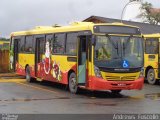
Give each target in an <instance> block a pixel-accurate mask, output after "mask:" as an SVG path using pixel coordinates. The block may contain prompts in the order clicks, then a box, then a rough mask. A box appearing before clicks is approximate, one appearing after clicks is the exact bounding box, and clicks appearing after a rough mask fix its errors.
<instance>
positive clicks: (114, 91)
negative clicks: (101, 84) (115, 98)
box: [111, 90, 122, 94]
mask: <svg viewBox="0 0 160 120" xmlns="http://www.w3.org/2000/svg"><path fill="white" fill-rule="evenodd" d="M121 91H122V90H111V92H112V93H113V94H119V93H120V92H121Z"/></svg>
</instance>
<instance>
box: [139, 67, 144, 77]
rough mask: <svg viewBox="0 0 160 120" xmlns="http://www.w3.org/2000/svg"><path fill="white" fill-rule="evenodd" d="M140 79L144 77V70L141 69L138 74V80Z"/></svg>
mask: <svg viewBox="0 0 160 120" xmlns="http://www.w3.org/2000/svg"><path fill="white" fill-rule="evenodd" d="M140 77H144V68H141V71H140V74H139V78H140Z"/></svg>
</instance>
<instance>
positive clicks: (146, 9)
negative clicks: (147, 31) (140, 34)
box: [140, 2, 160, 25]
mask: <svg viewBox="0 0 160 120" xmlns="http://www.w3.org/2000/svg"><path fill="white" fill-rule="evenodd" d="M141 10H142V13H141V14H140V17H141V18H142V19H143V22H148V23H150V24H155V25H158V24H160V9H158V8H153V6H152V4H151V3H148V2H145V3H143V4H142V7H141Z"/></svg>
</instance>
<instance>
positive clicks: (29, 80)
mask: <svg viewBox="0 0 160 120" xmlns="http://www.w3.org/2000/svg"><path fill="white" fill-rule="evenodd" d="M26 81H27V82H31V72H30V68H29V66H27V67H26Z"/></svg>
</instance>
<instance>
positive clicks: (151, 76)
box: [147, 69, 157, 85]
mask: <svg viewBox="0 0 160 120" xmlns="http://www.w3.org/2000/svg"><path fill="white" fill-rule="evenodd" d="M147 81H148V83H149V84H151V85H154V84H156V83H157V80H156V78H155V72H154V69H149V70H148V72H147Z"/></svg>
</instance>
